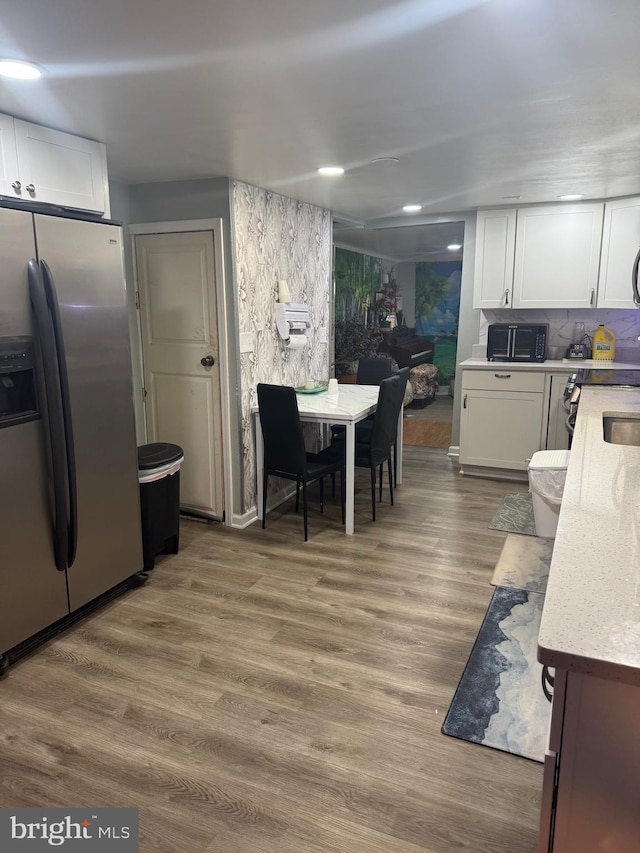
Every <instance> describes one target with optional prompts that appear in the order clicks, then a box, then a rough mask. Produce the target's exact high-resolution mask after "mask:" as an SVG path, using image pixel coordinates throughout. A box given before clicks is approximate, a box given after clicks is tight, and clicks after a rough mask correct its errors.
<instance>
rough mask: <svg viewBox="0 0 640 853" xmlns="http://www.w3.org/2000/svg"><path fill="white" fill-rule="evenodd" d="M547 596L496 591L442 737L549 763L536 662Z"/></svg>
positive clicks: (546, 713)
mask: <svg viewBox="0 0 640 853" xmlns="http://www.w3.org/2000/svg"><path fill="white" fill-rule="evenodd" d="M543 602H544V595H541V594H540V593H537V592H531V591H528V590H525V589H507V588H504V587H496V589H495V591H494V593H493V598H492V599H491V602H490V604H489V607H488V609H487V612H486V614H485V617H484V620H483V622H482V625H481V627H480V631H479V633H478V636H477V638H476V641H475V643H474V646H473V649H472V650H471V654H470V656H469V660H468V661H467V665H466V667H465V670H464V672H463V674H462V678H461V679H460V683H459V684H458V687H457V689H456V692H455V695H454V697H453V701H452V702H451V707H450V708H449V711H448V713H447V716H446V718H445V721H444V725H443V726H442V731H443V732H444V734H446V735H450V736H451V737H457V738H461V739H462V740H468V741H472V742H473V743H479V744H482V745H483V746H490V747H493V748H494V749H501V750H503V751H504V752H511V753H513V754H514V755H521V756H524V757H525V758H531V759H533V760H534V761H544V752H545V746H546V740H547V729H548V726H549V716H550V713H551V705H550V704H549V702H548V701H547V700H546V699H545V697H544V694H543V692H542V688H541V685H540V680H541V675H542V666H541V664H539V663H538V661H537V659H536V651H537V645H538V632H539V629H540V618H541V616H542V604H543Z"/></svg>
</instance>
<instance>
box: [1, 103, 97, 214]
mask: <svg viewBox="0 0 640 853" xmlns="http://www.w3.org/2000/svg"><path fill="white" fill-rule="evenodd" d="M15 134H16V148H17V151H18V166H19V172H20V180H21V181H22V198H23V199H29V200H32V201H42V202H48V203H50V204H57V205H60V206H61V207H75V208H80V209H83V210H92V211H96V212H98V213H105V214H107V215H108V214H109V210H108V188H107V166H106V162H107V161H106V154H105V146H104V145H103V144H102V143H100V142H93V141H92V140H90V139H82V138H81V137H79V136H72V135H71V134H69V133H61V132H60V131H58V130H50V129H49V128H47V127H40V126H39V125H36V124H30V123H29V122H26V121H20V120H18V119H15Z"/></svg>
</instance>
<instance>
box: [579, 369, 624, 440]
mask: <svg viewBox="0 0 640 853" xmlns="http://www.w3.org/2000/svg"><path fill="white" fill-rule="evenodd" d="M585 385H589V386H598V385H600V386H603V387H607V386H612V385H616V386H618V387H621V388H637V387H640V365H639V366H638V369H637V370H633V369H629V370H619V369H616V368H594V369H589V368H581V369H580V370H578V371H577V372H576V373H573V374H572V375H571V376H570V377H569V381H568V382H567V384H566V385H565V388H564V394H563V398H564V399H563V405H564V408H565V411H566V412H567V417H566V419H565V426H566V428H567V431H568V433H569V447H571V439H572V437H573V432H574V429H575V426H576V417H577V415H578V405H579V403H580V390H581V388H582V387H583V386H585Z"/></svg>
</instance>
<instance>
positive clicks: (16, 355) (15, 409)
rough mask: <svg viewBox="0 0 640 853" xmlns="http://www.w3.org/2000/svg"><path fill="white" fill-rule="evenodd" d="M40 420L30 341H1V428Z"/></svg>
mask: <svg viewBox="0 0 640 853" xmlns="http://www.w3.org/2000/svg"><path fill="white" fill-rule="evenodd" d="M39 417H40V412H39V410H38V394H37V391H36V372H35V365H34V350H33V340H32V338H29V337H11V338H8V337H7V338H0V429H3V428H4V427H9V426H15V425H16V424H21V423H25V421H33V420H36V418H39Z"/></svg>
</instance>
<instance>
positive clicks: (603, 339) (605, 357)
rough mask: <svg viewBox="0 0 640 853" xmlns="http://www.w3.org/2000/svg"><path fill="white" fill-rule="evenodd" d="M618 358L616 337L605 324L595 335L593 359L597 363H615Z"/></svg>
mask: <svg viewBox="0 0 640 853" xmlns="http://www.w3.org/2000/svg"><path fill="white" fill-rule="evenodd" d="M615 357H616V336H615V335H614V334H613V332H612V331H611V329H608V328H607V327H606V326H605V325H604V323H600V325H599V326H598V328H597V329H596V330H595V332H594V333H593V358H594V359H595V360H596V361H613V360H614V358H615Z"/></svg>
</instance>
